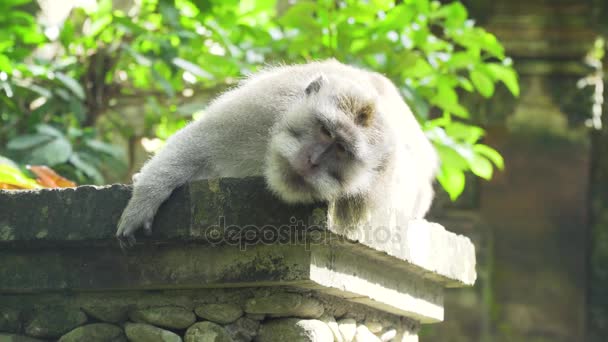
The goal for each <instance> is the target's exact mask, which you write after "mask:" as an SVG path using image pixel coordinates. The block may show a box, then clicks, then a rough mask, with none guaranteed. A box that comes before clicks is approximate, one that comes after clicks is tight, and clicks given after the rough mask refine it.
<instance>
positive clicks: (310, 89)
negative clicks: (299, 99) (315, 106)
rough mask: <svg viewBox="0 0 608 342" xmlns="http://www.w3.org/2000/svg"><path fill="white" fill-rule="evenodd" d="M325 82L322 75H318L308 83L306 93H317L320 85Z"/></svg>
mask: <svg viewBox="0 0 608 342" xmlns="http://www.w3.org/2000/svg"><path fill="white" fill-rule="evenodd" d="M325 82H327V79H326V78H325V76H323V75H319V77H317V78H315V79H314V80H313V81H312V82H310V84H309V85H308V86H307V87H306V90H305V92H306V95H310V94H312V93H318V92H319V89H321V86H322V85H323V84H324V83H325Z"/></svg>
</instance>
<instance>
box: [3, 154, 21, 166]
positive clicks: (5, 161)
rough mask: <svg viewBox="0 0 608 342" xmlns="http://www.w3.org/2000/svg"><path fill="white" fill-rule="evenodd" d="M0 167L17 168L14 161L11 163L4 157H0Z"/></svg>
mask: <svg viewBox="0 0 608 342" xmlns="http://www.w3.org/2000/svg"><path fill="white" fill-rule="evenodd" d="M0 165H8V166H11V167H14V168H15V169H18V168H19V166H18V165H17V163H15V162H14V161H12V160H10V159H8V158H6V157H3V156H0Z"/></svg>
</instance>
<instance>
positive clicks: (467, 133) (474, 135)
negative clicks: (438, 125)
mask: <svg viewBox="0 0 608 342" xmlns="http://www.w3.org/2000/svg"><path fill="white" fill-rule="evenodd" d="M445 131H446V133H447V134H448V135H449V136H451V137H452V138H454V139H457V140H460V141H464V142H466V143H468V144H473V143H475V142H477V141H478V140H479V139H480V138H481V137H483V135H484V130H483V128H481V127H477V126H473V125H468V124H464V123H461V122H456V121H452V122H450V123H449V124H447V125H446V126H445Z"/></svg>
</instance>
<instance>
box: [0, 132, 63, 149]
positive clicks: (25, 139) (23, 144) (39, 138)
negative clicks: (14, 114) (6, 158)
mask: <svg viewBox="0 0 608 342" xmlns="http://www.w3.org/2000/svg"><path fill="white" fill-rule="evenodd" d="M52 139H53V137H50V136H48V135H43V134H28V135H20V136H18V137H16V138H14V139H11V140H10V141H9V142H8V144H6V148H8V149H9V150H27V149H30V148H32V147H34V146H37V145H40V144H44V143H45V142H48V141H50V140H52Z"/></svg>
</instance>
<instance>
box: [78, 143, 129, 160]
mask: <svg viewBox="0 0 608 342" xmlns="http://www.w3.org/2000/svg"><path fill="white" fill-rule="evenodd" d="M85 145H86V146H88V147H89V148H90V149H92V150H94V151H97V152H100V153H104V154H107V155H110V156H113V157H115V158H122V157H124V154H123V152H122V150H121V149H120V148H119V147H117V146H114V145H112V144H108V143H106V142H103V141H99V140H95V139H91V140H86V141H85Z"/></svg>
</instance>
